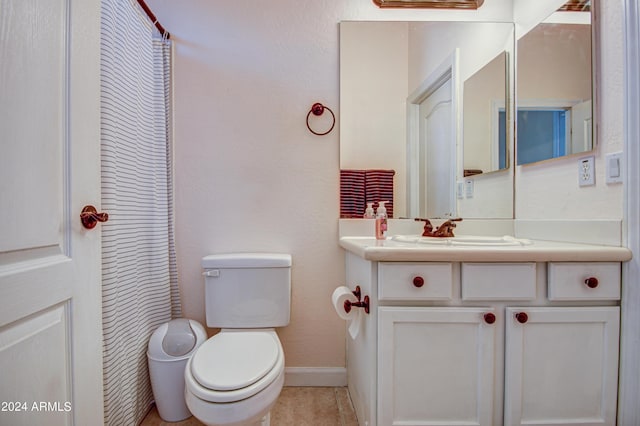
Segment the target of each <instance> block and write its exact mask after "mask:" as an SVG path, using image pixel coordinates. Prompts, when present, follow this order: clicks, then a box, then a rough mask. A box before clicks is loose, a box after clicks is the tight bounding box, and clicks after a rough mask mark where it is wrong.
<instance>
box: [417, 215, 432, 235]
mask: <svg viewBox="0 0 640 426" xmlns="http://www.w3.org/2000/svg"><path fill="white" fill-rule="evenodd" d="M413 220H415V221H416V222H424V231H423V232H422V236H423V237H430V236H432V235H433V225H432V224H431V221H430V220H429V219H422V218H420V217H416V218H415V219H413Z"/></svg>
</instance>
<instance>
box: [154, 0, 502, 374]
mask: <svg viewBox="0 0 640 426" xmlns="http://www.w3.org/2000/svg"><path fill="white" fill-rule="evenodd" d="M147 3H148V4H149V6H150V7H151V8H152V10H153V11H154V13H155V14H156V16H157V17H158V19H159V20H160V22H161V23H162V24H163V25H164V26H165V27H166V28H167V29H168V30H169V31H170V32H171V34H172V37H173V39H174V42H175V55H174V108H175V117H174V121H175V123H174V135H175V173H176V182H175V185H176V197H175V202H176V238H177V250H178V271H179V277H180V286H181V290H182V301H183V310H184V315H185V316H186V317H190V318H194V319H196V320H200V321H202V322H204V300H203V280H202V277H201V272H202V271H201V268H200V259H201V258H202V256H204V255H207V254H211V253H221V252H228V251H249V250H263V251H282V252H287V253H291V254H292V256H293V270H292V279H293V283H292V284H293V306H292V315H291V324H290V325H289V326H288V327H286V328H283V329H282V330H280V336H281V340H282V342H283V345H284V348H285V353H286V357H287V365H288V366H290V367H291V366H305V367H313V366H325V367H339V366H344V365H345V345H344V339H345V333H344V331H345V330H344V322H343V321H341V320H339V319H338V317H337V315H336V314H335V313H334V312H333V308H332V306H331V302H330V298H331V292H332V291H333V289H334V288H335V287H336V286H338V285H341V284H343V283H344V253H343V251H342V250H341V249H340V248H339V247H338V244H337V237H338V229H337V223H338V220H337V219H338V212H339V146H338V144H339V134H338V133H339V132H338V125H336V129H335V130H334V131H333V132H331V133H330V134H329V135H327V136H324V137H318V136H314V135H312V134H311V133H309V131H308V130H307V128H306V125H305V117H306V115H307V112H308V111H309V108H310V107H311V105H312V104H313V103H314V102H322V103H324V104H326V105H327V106H329V107H330V108H332V109H333V111H334V112H335V113H336V115H337V116H338V117H339V112H340V111H339V108H338V105H339V66H338V58H339V49H338V46H339V26H338V23H339V22H340V21H343V20H398V21H406V20H439V19H443V20H455V19H463V20H467V19H473V20H496V19H497V20H509V19H510V18H511V14H512V11H511V7H510V6H505V5H509V4H510V0H487V1H485V5H484V6H482V8H481V9H480V10H479V11H446V10H437V11H434V10H419V11H416V10H408V11H407V10H389V9H387V10H381V9H379V8H378V7H377V6H376V5H375V4H374V3H373V2H372V1H371V0H331V1H329V0H278V1H276V2H262V1H257V0H234V1H225V2H222V1H210V0H184V1H180V2H176V1H173V0H149V1H148V2H147Z"/></svg>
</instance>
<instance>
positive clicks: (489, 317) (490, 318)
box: [484, 312, 496, 324]
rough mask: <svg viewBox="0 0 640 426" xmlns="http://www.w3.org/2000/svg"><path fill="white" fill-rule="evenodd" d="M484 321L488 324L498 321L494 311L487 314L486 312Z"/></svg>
mask: <svg viewBox="0 0 640 426" xmlns="http://www.w3.org/2000/svg"><path fill="white" fill-rule="evenodd" d="M484 322H486V323H487V324H493V323H494V322H496V316H495V314H494V313H493V312H487V313H486V314H484Z"/></svg>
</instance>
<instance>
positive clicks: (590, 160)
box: [578, 156, 596, 186]
mask: <svg viewBox="0 0 640 426" xmlns="http://www.w3.org/2000/svg"><path fill="white" fill-rule="evenodd" d="M578 184H579V185H580V186H590V185H595V184H596V166H595V157H594V156H591V157H585V158H581V159H580V160H579V161H578Z"/></svg>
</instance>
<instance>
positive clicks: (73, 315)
mask: <svg viewBox="0 0 640 426" xmlns="http://www.w3.org/2000/svg"><path fill="white" fill-rule="evenodd" d="M0 29H1V34H0V37H1V38H0V64H2V65H1V66H0V93H1V95H0V138H1V139H0V383H1V385H0V404H2V405H1V406H0V424H2V425H12V426H18V425H29V426H33V425H36V426H37V425H70V424H76V425H98V424H102V422H103V408H102V337H101V336H102V327H101V321H100V318H101V307H100V300H101V289H100V284H101V279H100V276H101V273H100V227H99V225H98V227H97V228H95V229H94V230H92V231H88V230H85V229H83V228H82V226H81V224H80V220H79V215H80V211H81V209H82V207H83V205H84V204H94V205H96V206H97V207H99V201H100V145H99V144H100V105H99V101H100V80H99V78H100V45H99V34H100V3H99V1H97V0H92V1H89V0H83V1H71V0H0Z"/></svg>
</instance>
